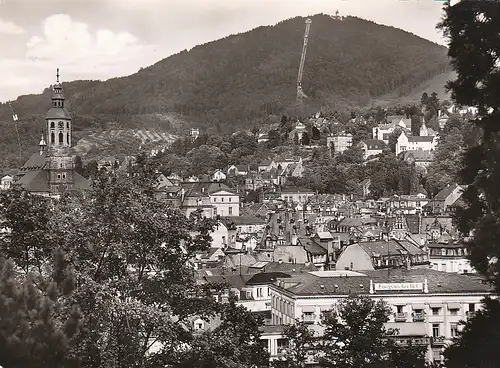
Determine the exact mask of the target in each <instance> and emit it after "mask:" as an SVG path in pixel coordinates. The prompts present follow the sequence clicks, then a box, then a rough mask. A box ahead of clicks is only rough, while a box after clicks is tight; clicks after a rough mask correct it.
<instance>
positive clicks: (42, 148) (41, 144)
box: [38, 134, 47, 156]
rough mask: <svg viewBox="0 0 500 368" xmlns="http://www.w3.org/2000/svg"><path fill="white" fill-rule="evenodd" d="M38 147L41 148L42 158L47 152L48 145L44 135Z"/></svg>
mask: <svg viewBox="0 0 500 368" xmlns="http://www.w3.org/2000/svg"><path fill="white" fill-rule="evenodd" d="M38 146H39V147H40V156H41V155H43V153H44V152H45V147H46V146H47V143H45V138H44V137H43V134H42V138H41V139H40V143H39V144H38Z"/></svg>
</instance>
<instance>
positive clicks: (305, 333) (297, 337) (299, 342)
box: [273, 321, 318, 368]
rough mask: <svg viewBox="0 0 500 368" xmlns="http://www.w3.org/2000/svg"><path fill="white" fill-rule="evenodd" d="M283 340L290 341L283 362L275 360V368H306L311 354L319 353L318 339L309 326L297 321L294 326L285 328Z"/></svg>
mask: <svg viewBox="0 0 500 368" xmlns="http://www.w3.org/2000/svg"><path fill="white" fill-rule="evenodd" d="M283 338H284V339H286V340H287V341H288V347H287V348H286V349H285V353H284V355H283V360H275V361H274V362H273V367H274V368H304V367H305V366H306V362H307V360H308V357H309V356H310V355H309V354H310V353H311V352H312V353H315V352H316V351H317V348H318V345H317V342H318V337H317V336H316V334H315V333H314V331H313V330H311V329H310V328H309V326H308V325H307V324H305V323H304V322H301V321H295V323H294V324H292V325H288V326H285V328H284V331H283Z"/></svg>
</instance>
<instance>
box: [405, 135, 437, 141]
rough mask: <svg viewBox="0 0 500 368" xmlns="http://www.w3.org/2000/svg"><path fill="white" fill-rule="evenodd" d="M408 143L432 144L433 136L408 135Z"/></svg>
mask: <svg viewBox="0 0 500 368" xmlns="http://www.w3.org/2000/svg"><path fill="white" fill-rule="evenodd" d="M406 138H408V142H432V141H433V140H434V136H419V135H408V136H406Z"/></svg>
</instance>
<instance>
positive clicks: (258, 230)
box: [225, 216, 266, 250]
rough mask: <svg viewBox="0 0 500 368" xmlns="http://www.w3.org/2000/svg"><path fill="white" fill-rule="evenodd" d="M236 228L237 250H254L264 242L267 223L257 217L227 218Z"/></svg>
mask: <svg viewBox="0 0 500 368" xmlns="http://www.w3.org/2000/svg"><path fill="white" fill-rule="evenodd" d="M225 219H226V220H227V221H231V222H232V223H233V225H234V226H235V227H236V249H245V250H254V249H255V248H256V247H257V245H258V244H260V242H261V240H262V236H263V234H264V231H265V228H266V221H264V220H263V219H261V218H258V217H256V216H233V217H226V218H225Z"/></svg>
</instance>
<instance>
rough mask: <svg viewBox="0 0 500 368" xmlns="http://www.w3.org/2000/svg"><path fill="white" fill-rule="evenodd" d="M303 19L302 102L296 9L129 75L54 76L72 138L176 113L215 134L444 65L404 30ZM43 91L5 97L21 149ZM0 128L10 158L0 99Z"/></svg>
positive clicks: (44, 102)
mask: <svg viewBox="0 0 500 368" xmlns="http://www.w3.org/2000/svg"><path fill="white" fill-rule="evenodd" d="M312 20H313V23H312V27H311V32H310V35H309V46H308V52H307V58H306V66H305V70H304V78H303V88H304V91H305V93H306V94H307V95H308V96H309V98H308V99H307V104H306V105H305V106H304V108H303V109H298V110H297V109H296V107H295V93H296V86H295V81H296V78H297V71H298V64H299V60H300V52H301V50H302V42H303V35H304V18H302V17H297V18H293V19H288V20H286V21H283V22H280V23H278V24H277V25H275V26H268V27H258V28H256V29H254V30H252V31H249V32H247V33H243V34H239V35H232V36H229V37H226V38H224V39H221V40H218V41H214V42H210V43H207V44H205V45H201V46H197V47H195V48H193V49H191V50H189V51H187V50H185V51H182V52H180V53H178V54H176V55H173V56H170V57H168V58H166V59H164V60H161V61H159V62H158V63H156V64H154V65H152V66H149V67H147V68H144V69H141V70H140V71H139V72H138V73H135V74H133V75H131V76H128V77H123V78H113V79H110V80H107V81H105V82H100V81H75V82H70V83H63V88H64V92H65V95H66V96H67V98H68V105H69V106H70V107H71V109H72V111H73V112H74V114H75V115H74V124H73V126H74V130H75V132H76V137H75V141H76V139H77V138H79V137H80V136H85V135H88V134H89V133H96V132H97V131H100V130H101V129H111V128H117V127H118V128H119V127H121V128H124V127H125V128H141V129H143V128H144V127H149V126H151V125H153V126H155V127H157V128H159V129H168V128H169V127H171V126H178V125H180V124H177V123H176V122H177V120H178V121H179V122H180V123H182V122H184V123H192V122H194V123H196V124H197V125H198V126H203V127H204V128H208V129H212V130H213V131H215V132H219V133H221V132H222V133H224V132H232V131H235V130H237V129H240V128H242V127H249V126H254V125H262V124H265V123H266V122H268V120H269V116H280V115H281V114H282V113H283V112H285V111H288V113H299V114H304V113H310V112H315V111H318V110H319V109H320V108H323V109H326V110H332V111H334V110H337V109H338V107H339V106H345V105H350V106H366V105H369V104H370V103H371V99H372V98H373V97H376V96H379V95H382V94H385V93H387V92H393V91H397V90H400V91H402V92H405V91H406V92H407V91H408V90H409V89H411V88H413V87H416V86H419V85H420V84H422V82H423V81H425V80H426V79H429V78H431V77H433V76H434V75H437V74H439V73H441V72H443V70H445V69H446V68H447V63H448V61H447V59H446V49H445V48H443V47H442V46H439V45H437V44H434V43H432V42H430V41H427V40H424V39H421V38H419V37H417V36H415V35H413V34H410V33H407V32H404V31H401V30H397V29H395V28H392V27H386V26H382V25H377V24H375V23H373V22H369V21H366V20H362V19H359V18H355V17H347V18H345V19H344V20H343V21H340V20H335V19H332V18H331V17H330V16H328V15H321V14H320V15H315V16H313V17H312ZM50 97H51V91H50V90H49V89H46V90H45V91H44V92H43V94H40V95H29V96H21V97H19V98H18V99H17V100H16V101H13V103H12V106H13V108H14V110H15V112H16V114H18V115H19V117H20V122H19V123H18V126H19V133H20V136H21V141H22V145H23V147H24V150H25V153H24V154H25V155H27V154H28V153H29V152H33V150H35V149H36V145H37V144H38V141H39V139H40V135H41V132H42V131H43V127H44V120H43V118H44V114H45V113H46V111H47V110H48V109H49V108H50ZM156 113H158V114H163V116H161V117H160V116H158V117H157V116H156V115H155V114H156ZM110 122H114V124H110ZM174 122H175V123H174ZM0 128H2V132H4V133H5V135H2V138H0V148H1V149H2V152H4V154H5V153H6V156H5V157H4V160H8V163H13V162H16V164H18V165H19V164H20V162H17V161H16V160H17V159H16V157H17V156H18V153H19V149H18V145H17V135H16V133H15V130H14V125H13V122H12V118H11V111H10V108H9V106H8V105H7V104H0ZM116 148H119V147H116ZM24 159H26V156H25V157H24ZM20 161H22V160H20ZM8 166H9V165H6V166H4V167H8Z"/></svg>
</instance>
